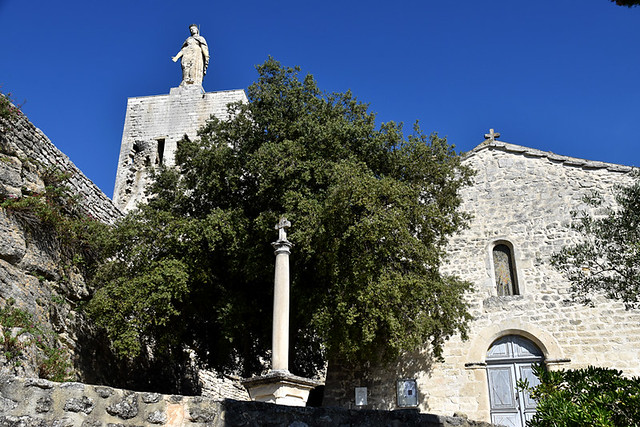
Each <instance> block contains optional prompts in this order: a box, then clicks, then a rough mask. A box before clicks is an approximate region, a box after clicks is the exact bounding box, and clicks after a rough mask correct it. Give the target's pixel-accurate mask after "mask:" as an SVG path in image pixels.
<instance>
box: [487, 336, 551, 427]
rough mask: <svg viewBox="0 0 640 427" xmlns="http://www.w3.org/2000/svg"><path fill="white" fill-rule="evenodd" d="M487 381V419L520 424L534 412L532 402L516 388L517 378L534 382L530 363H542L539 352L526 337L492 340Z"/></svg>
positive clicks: (512, 425)
mask: <svg viewBox="0 0 640 427" xmlns="http://www.w3.org/2000/svg"><path fill="white" fill-rule="evenodd" d="M486 361H487V380H488V383H489V402H490V405H491V422H492V423H494V424H500V425H504V426H508V427H524V426H525V424H526V421H527V420H529V419H531V417H532V416H533V414H535V411H536V402H535V401H534V400H533V399H532V398H531V396H529V393H527V392H526V391H519V390H518V389H517V386H516V384H517V382H518V381H519V380H524V379H526V380H528V381H529V384H530V385H536V384H538V379H537V378H536V377H535V376H534V375H533V372H532V370H531V365H532V364H533V363H541V362H543V356H542V352H541V351H540V349H539V348H538V347H536V345H535V344H533V343H532V342H531V341H529V340H527V339H526V338H523V337H520V336H517V335H509V336H506V337H503V338H500V339H499V340H497V341H495V342H494V343H493V344H492V345H491V347H490V348H489V351H488V352H487V359H486Z"/></svg>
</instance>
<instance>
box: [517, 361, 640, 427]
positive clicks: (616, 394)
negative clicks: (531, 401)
mask: <svg viewBox="0 0 640 427" xmlns="http://www.w3.org/2000/svg"><path fill="white" fill-rule="evenodd" d="M533 369H534V373H535V374H536V376H537V377H538V378H539V379H540V384H539V385H537V386H536V387H533V388H531V390H530V392H531V396H532V397H533V398H535V399H537V401H538V407H537V413H536V414H535V415H534V417H533V419H532V420H531V421H529V422H528V423H527V425H528V426H532V427H550V426H554V427H572V426H639V425H640V378H637V377H634V378H626V377H624V376H623V375H622V372H621V371H618V370H615V369H607V368H597V367H593V366H589V367H588V368H586V369H575V370H560V371H547V370H546V369H544V367H542V366H540V365H536V366H534V368H533Z"/></svg>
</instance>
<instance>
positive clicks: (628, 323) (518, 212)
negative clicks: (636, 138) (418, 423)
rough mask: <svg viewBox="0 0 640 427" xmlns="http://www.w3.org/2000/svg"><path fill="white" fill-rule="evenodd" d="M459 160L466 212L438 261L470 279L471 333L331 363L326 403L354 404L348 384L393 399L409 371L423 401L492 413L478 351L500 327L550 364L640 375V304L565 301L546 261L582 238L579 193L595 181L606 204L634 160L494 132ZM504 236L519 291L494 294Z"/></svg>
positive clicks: (474, 414)
mask: <svg viewBox="0 0 640 427" xmlns="http://www.w3.org/2000/svg"><path fill="white" fill-rule="evenodd" d="M464 163H465V164H467V165H469V166H472V167H473V168H474V169H475V170H476V171H477V175H476V177H475V183H474V184H473V185H472V186H471V187H469V188H467V189H465V190H464V191H463V194H462V197H463V200H464V203H463V209H464V210H465V211H467V212H469V213H471V214H472V215H473V220H472V221H471V223H470V227H469V229H467V230H464V231H463V232H461V233H460V234H458V235H456V236H455V237H454V238H452V239H451V241H450V244H449V264H448V265H446V266H445V268H444V270H445V272H446V273H450V274H456V275H458V276H460V277H461V278H463V279H466V280H468V281H470V282H472V283H473V286H474V291H473V293H471V294H470V295H469V296H468V298H469V302H470V304H471V314H472V315H473V317H474V320H473V322H472V323H471V325H470V333H469V340H467V341H462V340H461V339H460V337H457V336H456V337H453V339H451V340H450V341H449V342H448V343H447V344H446V346H445V348H444V359H445V361H444V362H443V363H439V362H433V361H432V360H431V359H430V358H429V355H428V353H426V352H420V353H417V354H408V355H405V357H404V358H403V359H402V360H401V361H400V362H399V363H398V364H397V366H393V367H391V368H382V369H381V368H369V369H365V368H360V370H350V369H344V368H343V367H340V366H335V365H334V366H331V365H330V366H329V372H328V377H327V383H326V392H325V404H336V405H341V406H347V407H348V406H350V405H353V404H354V387H356V386H367V387H369V403H370V405H371V407H375V408H380V409H391V408H394V407H395V401H396V398H395V396H394V393H395V387H394V384H395V382H396V380H397V379H399V378H415V379H416V380H417V386H418V396H419V409H420V410H421V411H432V412H436V413H439V414H449V415H450V414H453V413H454V412H461V413H464V414H466V415H468V416H469V417H470V418H473V419H479V420H485V421H489V419H490V417H489V410H490V409H489V391H488V383H487V372H486V360H485V358H486V354H487V350H488V349H489V347H490V346H491V344H492V343H493V342H494V341H495V340H496V339H498V338H500V337H502V336H506V335H517V336H522V337H524V338H526V339H529V340H531V341H532V342H533V343H534V344H536V345H537V346H538V347H539V348H540V350H542V352H543V353H544V356H545V363H546V364H547V365H548V366H550V367H551V368H552V369H558V368H581V367H586V366H588V365H596V366H604V367H611V368H617V369H621V370H623V371H624V372H625V373H626V374H628V375H640V363H639V362H640V311H639V310H629V311H627V310H625V308H624V306H623V305H622V304H621V303H618V302H615V301H610V300H606V299H604V298H598V299H596V303H595V306H594V307H587V306H583V305H580V304H577V303H573V302H571V301H570V300H569V296H570V295H569V293H568V291H569V289H568V288H569V283H568V282H567V281H566V279H564V278H563V277H562V276H561V275H560V274H559V273H558V271H556V270H555V269H554V267H553V266H552V265H551V264H550V256H551V254H553V253H555V252H557V251H559V250H560V249H561V248H562V247H563V246H565V245H567V244H571V243H574V242H576V241H577V239H578V238H579V236H578V235H577V234H576V233H575V232H574V231H572V230H570V229H569V228H568V225H569V223H570V221H571V211H572V210H580V209H585V208H586V206H585V205H584V203H583V201H582V197H583V196H584V195H586V194H589V193H590V192H592V191H594V190H597V191H599V192H600V193H601V194H603V195H604V196H605V197H606V200H607V201H608V202H609V205H611V204H612V203H613V197H612V193H613V191H612V190H613V187H614V185H615V184H619V183H628V182H630V177H629V171H630V170H631V168H629V167H625V166H619V165H613V164H606V163H602V162H591V161H585V160H581V159H574V158H570V157H565V156H558V155H555V154H552V153H546V152H541V151H538V150H533V149H529V148H526V147H520V146H516V145H512V144H506V143H501V142H497V141H496V142H490V143H485V144H481V145H480V146H478V147H477V148H476V149H474V150H473V151H472V152H471V153H469V154H468V155H467V157H466V158H465V160H464ZM501 242H508V244H510V245H512V247H513V252H514V256H515V265H516V273H517V274H516V277H517V282H518V285H519V288H520V295H515V296H498V295H497V290H496V284H495V278H494V269H493V259H492V249H493V247H494V246H495V245H496V244H497V243H501Z"/></svg>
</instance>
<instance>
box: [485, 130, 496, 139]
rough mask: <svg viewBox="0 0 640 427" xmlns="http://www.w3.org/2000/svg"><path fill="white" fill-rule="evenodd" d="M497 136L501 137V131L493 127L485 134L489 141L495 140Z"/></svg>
mask: <svg viewBox="0 0 640 427" xmlns="http://www.w3.org/2000/svg"><path fill="white" fill-rule="evenodd" d="M496 138H500V133H499V132H494V131H493V129H489V133H485V134H484V139H488V140H489V141H495V140H496Z"/></svg>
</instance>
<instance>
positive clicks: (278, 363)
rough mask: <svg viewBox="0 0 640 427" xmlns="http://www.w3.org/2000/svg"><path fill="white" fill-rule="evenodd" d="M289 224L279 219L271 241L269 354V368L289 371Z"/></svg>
mask: <svg viewBox="0 0 640 427" xmlns="http://www.w3.org/2000/svg"><path fill="white" fill-rule="evenodd" d="M289 226H291V223H290V222H289V221H287V220H286V219H284V218H283V219H281V220H280V222H279V223H278V225H277V226H276V229H278V230H279V231H280V233H279V238H278V241H277V242H274V243H272V245H273V247H274V248H275V254H276V271H275V275H274V279H273V283H274V290H273V332H272V334H273V335H272V355H271V369H272V370H274V371H289V254H290V253H291V246H292V244H291V242H289V241H288V240H287V234H286V232H285V227H289Z"/></svg>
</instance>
